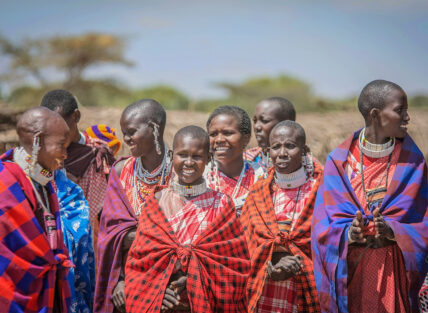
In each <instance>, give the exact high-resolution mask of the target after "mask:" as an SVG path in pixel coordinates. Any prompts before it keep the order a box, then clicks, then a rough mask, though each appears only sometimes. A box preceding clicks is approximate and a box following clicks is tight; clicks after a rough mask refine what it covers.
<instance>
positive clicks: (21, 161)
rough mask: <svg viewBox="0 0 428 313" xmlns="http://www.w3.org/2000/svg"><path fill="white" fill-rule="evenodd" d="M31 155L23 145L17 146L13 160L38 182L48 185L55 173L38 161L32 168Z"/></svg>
mask: <svg viewBox="0 0 428 313" xmlns="http://www.w3.org/2000/svg"><path fill="white" fill-rule="evenodd" d="M30 159H31V156H30V155H29V154H28V153H27V152H26V151H25V149H24V148H23V147H18V148H15V150H14V151H13V160H14V161H15V163H16V164H18V165H19V167H20V168H22V170H23V171H24V172H25V174H27V175H28V176H30V177H31V178H32V179H34V180H35V181H36V182H38V183H39V184H40V185H42V186H46V185H47V184H48V183H49V182H50V181H52V180H53V179H54V176H53V173H52V172H51V171H49V170H47V169H45V168H43V167H42V166H41V165H40V164H39V163H36V164H35V165H34V167H33V169H31V160H30Z"/></svg>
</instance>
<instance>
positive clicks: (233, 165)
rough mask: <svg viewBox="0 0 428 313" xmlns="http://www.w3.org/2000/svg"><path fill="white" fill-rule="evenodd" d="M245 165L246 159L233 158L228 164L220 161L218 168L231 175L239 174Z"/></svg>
mask: <svg viewBox="0 0 428 313" xmlns="http://www.w3.org/2000/svg"><path fill="white" fill-rule="evenodd" d="M243 167H244V159H243V158H239V159H237V160H231V161H229V162H228V163H227V164H225V163H220V162H218V169H219V170H220V171H221V172H222V173H223V174H225V175H227V176H229V177H236V176H239V175H240V174H241V172H242V168H243Z"/></svg>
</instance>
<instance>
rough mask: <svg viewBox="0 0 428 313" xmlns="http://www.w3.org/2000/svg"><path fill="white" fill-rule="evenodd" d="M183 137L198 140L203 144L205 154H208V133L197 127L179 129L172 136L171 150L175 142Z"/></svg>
mask: <svg viewBox="0 0 428 313" xmlns="http://www.w3.org/2000/svg"><path fill="white" fill-rule="evenodd" d="M184 137H190V138H193V139H199V140H201V141H202V142H203V144H204V147H205V149H206V152H207V153H209V150H210V137H209V136H208V133H207V132H206V131H205V130H204V129H203V128H201V127H199V126H194V125H191V126H186V127H183V128H181V129H180V130H179V131H178V132H177V133H176V134H175V136H174V141H173V144H172V148H173V149H174V148H175V146H176V144H177V141H178V140H179V139H181V138H184Z"/></svg>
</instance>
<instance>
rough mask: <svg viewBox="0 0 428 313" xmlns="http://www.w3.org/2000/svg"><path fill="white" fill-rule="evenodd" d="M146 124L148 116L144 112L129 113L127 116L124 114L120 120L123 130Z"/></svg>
mask: <svg viewBox="0 0 428 313" xmlns="http://www.w3.org/2000/svg"><path fill="white" fill-rule="evenodd" d="M146 122H147V118H146V115H145V114H142V112H139V111H133V112H128V113H126V114H123V115H122V117H121V118H120V126H121V127H123V128H126V127H136V126H138V125H140V124H143V123H146Z"/></svg>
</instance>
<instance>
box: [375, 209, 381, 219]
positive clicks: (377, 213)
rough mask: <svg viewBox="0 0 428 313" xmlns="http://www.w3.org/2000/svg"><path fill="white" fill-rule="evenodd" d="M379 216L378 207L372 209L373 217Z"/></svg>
mask: <svg viewBox="0 0 428 313" xmlns="http://www.w3.org/2000/svg"><path fill="white" fill-rule="evenodd" d="M379 216H381V215H380V209H379V208H376V209H374V211H373V217H374V218H376V217H379Z"/></svg>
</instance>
